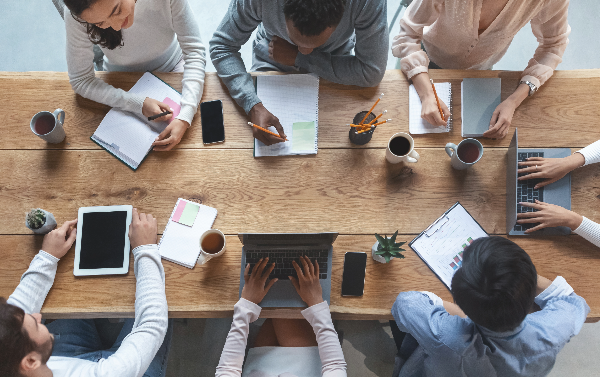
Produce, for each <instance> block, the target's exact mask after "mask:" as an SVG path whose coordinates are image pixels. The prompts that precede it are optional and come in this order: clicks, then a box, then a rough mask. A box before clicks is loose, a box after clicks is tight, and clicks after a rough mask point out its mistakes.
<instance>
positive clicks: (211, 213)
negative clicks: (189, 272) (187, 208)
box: [158, 198, 217, 268]
mask: <svg viewBox="0 0 600 377" xmlns="http://www.w3.org/2000/svg"><path fill="white" fill-rule="evenodd" d="M182 200H183V201H185V202H188V200H185V199H182V198H179V199H178V200H177V203H176V204H175V208H173V212H172V213H171V217H170V218H169V222H168V223H167V226H166V227H165V231H164V232H163V236H162V238H161V239H160V242H159V244H158V251H159V252H160V256H161V257H162V258H163V259H166V260H168V261H171V262H174V263H177V264H180V265H182V266H185V267H187V268H194V266H195V265H196V261H197V260H198V256H199V255H200V236H202V233H204V232H205V231H207V230H209V229H210V228H212V226H213V223H214V222H215V219H216V217H217V210H216V209H215V208H212V207H208V206H205V205H202V204H198V203H194V202H190V203H193V204H196V205H198V206H200V210H199V211H198V214H197V215H196V220H195V221H194V225H193V226H191V227H189V226H187V225H183V224H180V223H178V222H175V221H173V214H174V213H175V210H176V209H177V205H178V204H179V202H180V201H182Z"/></svg>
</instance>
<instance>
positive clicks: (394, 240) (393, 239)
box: [390, 231, 398, 245]
mask: <svg viewBox="0 0 600 377" xmlns="http://www.w3.org/2000/svg"><path fill="white" fill-rule="evenodd" d="M396 237H398V231H396V233H394V235H393V236H392V238H390V243H391V244H392V245H394V244H396Z"/></svg>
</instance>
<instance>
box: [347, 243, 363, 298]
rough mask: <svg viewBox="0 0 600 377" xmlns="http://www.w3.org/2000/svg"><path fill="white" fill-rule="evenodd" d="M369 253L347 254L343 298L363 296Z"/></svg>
mask: <svg viewBox="0 0 600 377" xmlns="http://www.w3.org/2000/svg"><path fill="white" fill-rule="evenodd" d="M366 269H367V253H356V252H347V253H346V255H345V256H344V274H343V275H342V296H362V295H363V292H364V289H365V273H366Z"/></svg>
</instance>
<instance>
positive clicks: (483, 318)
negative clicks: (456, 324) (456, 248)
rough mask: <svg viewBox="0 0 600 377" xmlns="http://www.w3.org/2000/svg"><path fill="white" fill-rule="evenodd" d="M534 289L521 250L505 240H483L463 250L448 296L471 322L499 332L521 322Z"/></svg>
mask: <svg viewBox="0 0 600 377" xmlns="http://www.w3.org/2000/svg"><path fill="white" fill-rule="evenodd" d="M536 286H537V271H536V270H535V266H534V265H533V263H532V262H531V258H529V255H528V254H527V253H526V252H525V250H523V249H521V248H520V247H519V246H518V245H517V244H515V243H514V242H512V241H510V240H508V239H506V238H502V237H484V238H479V239H477V240H475V241H474V242H473V243H472V244H471V245H469V246H468V247H467V248H466V249H465V251H464V253H463V262H462V267H461V268H460V269H458V270H457V271H456V273H455V274H454V277H453V278H452V296H453V297H454V302H455V303H456V304H457V305H458V306H459V307H460V308H461V309H462V311H463V312H464V313H465V314H466V315H467V316H468V317H469V318H470V319H471V320H472V321H473V322H475V323H476V324H478V325H480V326H483V327H486V328H488V329H490V330H492V331H499V332H503V331H510V330H513V329H514V328H516V327H517V326H519V325H520V324H521V322H523V320H524V319H525V317H526V316H527V313H529V311H530V310H531V308H532V306H533V300H534V298H535V292H536Z"/></svg>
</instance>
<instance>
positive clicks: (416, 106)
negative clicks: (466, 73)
mask: <svg viewBox="0 0 600 377" xmlns="http://www.w3.org/2000/svg"><path fill="white" fill-rule="evenodd" d="M433 85H435V91H436V92H437V95H438V97H439V99H440V101H444V103H445V104H446V106H448V109H449V110H450V117H449V118H448V119H447V120H448V123H447V124H446V125H445V126H440V127H438V126H434V125H432V124H431V123H429V122H428V121H426V120H425V119H423V118H421V99H420V98H419V94H418V93H417V90H416V89H415V86H414V85H411V86H410V87H409V88H408V132H410V133H411V134H428V133H440V132H450V131H452V85H451V84H450V83H449V82H439V83H435V84H433Z"/></svg>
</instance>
